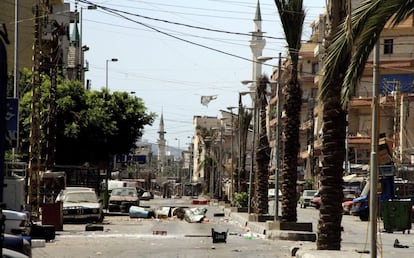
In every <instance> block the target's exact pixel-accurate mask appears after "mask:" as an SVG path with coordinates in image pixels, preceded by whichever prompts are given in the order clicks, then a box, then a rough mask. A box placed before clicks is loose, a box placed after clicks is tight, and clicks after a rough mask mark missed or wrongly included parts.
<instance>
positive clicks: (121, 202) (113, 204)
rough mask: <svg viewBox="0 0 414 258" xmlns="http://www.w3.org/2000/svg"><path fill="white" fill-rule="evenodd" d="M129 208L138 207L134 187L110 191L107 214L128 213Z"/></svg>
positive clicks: (136, 193)
mask: <svg viewBox="0 0 414 258" xmlns="http://www.w3.org/2000/svg"><path fill="white" fill-rule="evenodd" d="M131 206H139V197H138V192H137V189H136V188H135V187H119V188H114V189H112V191H111V196H110V197H109V204H108V210H109V212H124V213H125V212H129V208H130V207H131Z"/></svg>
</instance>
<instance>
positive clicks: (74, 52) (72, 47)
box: [67, 10, 81, 80]
mask: <svg viewBox="0 0 414 258" xmlns="http://www.w3.org/2000/svg"><path fill="white" fill-rule="evenodd" d="M75 14H76V18H75V24H74V25H73V29H72V33H71V35H70V41H69V51H68V64H67V70H68V78H69V79H70V80H79V79H80V73H81V69H80V66H79V64H81V59H80V58H81V55H80V53H79V50H80V34H79V29H78V23H79V20H78V17H79V13H78V12H77V10H75Z"/></svg>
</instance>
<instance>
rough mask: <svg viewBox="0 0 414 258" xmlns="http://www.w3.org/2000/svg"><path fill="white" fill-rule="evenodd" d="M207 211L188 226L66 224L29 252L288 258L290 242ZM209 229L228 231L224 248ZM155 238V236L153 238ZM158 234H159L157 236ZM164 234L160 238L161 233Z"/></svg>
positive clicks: (130, 221)
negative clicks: (90, 228)
mask: <svg viewBox="0 0 414 258" xmlns="http://www.w3.org/2000/svg"><path fill="white" fill-rule="evenodd" d="M190 201H191V200H188V199H162V198H156V199H154V200H151V201H148V202H147V203H146V202H142V203H141V205H148V206H151V208H156V207H159V206H192V205H191V204H190ZM197 206H198V207H206V208H207V209H208V212H207V218H208V219H209V220H208V221H206V222H202V223H188V222H186V221H182V220H179V219H177V218H167V219H137V218H130V217H129V216H128V215H124V216H120V215H119V214H109V215H108V216H106V217H105V220H104V222H103V226H104V230H103V231H85V224H64V227H63V231H58V232H57V235H56V239H55V240H54V241H52V242H49V243H46V246H45V247H39V248H33V251H32V254H33V257H34V258H37V257H122V258H127V257H157V258H158V257H200V258H202V257H226V258H227V257H288V250H289V247H290V246H291V245H293V243H292V242H290V241H274V240H267V239H265V238H264V236H262V235H258V234H254V233H251V232H246V231H245V229H244V227H242V225H239V224H237V223H235V222H234V221H231V220H229V219H228V218H225V217H222V216H214V215H220V214H219V213H220V212H221V211H220V210H219V207H217V206H208V205H197ZM212 229H214V231H215V232H219V233H221V232H227V230H228V233H227V239H226V243H213V238H212V237H211V235H212V232H211V231H212ZM154 233H155V234H154ZM157 233H158V234H157ZM161 233H164V234H161Z"/></svg>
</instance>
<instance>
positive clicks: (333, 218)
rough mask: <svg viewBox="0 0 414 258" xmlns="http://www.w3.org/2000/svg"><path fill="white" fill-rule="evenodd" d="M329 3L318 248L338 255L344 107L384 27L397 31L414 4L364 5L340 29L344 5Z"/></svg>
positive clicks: (377, 0) (393, 0) (370, 0)
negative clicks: (336, 251)
mask: <svg viewBox="0 0 414 258" xmlns="http://www.w3.org/2000/svg"><path fill="white" fill-rule="evenodd" d="M330 3H331V5H330V9H329V10H330V15H329V16H330V17H333V18H334V20H333V21H332V23H331V28H332V31H331V32H330V34H329V36H330V37H328V39H327V42H330V45H329V47H328V49H327V56H326V60H325V66H324V70H323V77H322V81H321V84H320V90H321V92H320V97H321V100H322V101H323V104H324V111H323V114H324V116H323V121H324V123H323V127H324V128H323V147H322V152H323V155H324V164H323V169H322V173H321V185H322V186H321V187H322V188H323V191H321V205H324V209H322V208H321V209H320V220H319V226H318V242H317V248H318V249H324V250H339V249H340V241H341V240H340V238H341V235H340V224H341V220H342V214H341V212H342V211H341V204H340V203H341V202H342V190H341V189H342V174H343V169H342V164H343V159H344V157H345V155H344V152H345V148H344V144H345V136H346V135H345V126H346V120H345V115H346V107H347V104H348V102H349V99H350V97H351V96H352V95H353V92H354V90H355V87H356V84H357V83H358V82H359V80H360V78H361V77H362V74H363V71H364V68H365V63H366V61H367V60H368V57H369V55H370V53H371V51H372V49H373V48H374V45H375V44H376V42H377V41H378V39H379V37H380V34H381V31H382V30H383V29H384V27H385V25H386V23H387V22H389V21H391V25H392V26H395V25H397V24H399V23H400V22H402V21H403V20H405V19H406V18H407V17H408V16H410V15H412V14H413V13H414V2H413V1H398V0H387V1H381V0H364V1H362V2H361V3H360V5H359V6H358V7H357V8H356V9H354V11H353V12H352V22H351V23H342V25H341V22H342V21H343V20H344V17H345V14H346V11H345V9H346V8H345V4H346V1H345V0H341V1H337V0H333V1H330ZM349 21H351V20H349ZM348 24H350V25H351V26H349V25H348ZM352 46H353V48H352ZM353 51H354V53H353ZM349 60H350V61H349ZM349 62H350V63H349ZM341 90H342V95H340V93H341ZM341 104H342V105H341ZM335 189H336V190H335ZM321 207H322V206H321Z"/></svg>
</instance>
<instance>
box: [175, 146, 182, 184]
mask: <svg viewBox="0 0 414 258" xmlns="http://www.w3.org/2000/svg"><path fill="white" fill-rule="evenodd" d="M174 140H176V141H178V158H177V178H179V181H181V176H180V160H181V151H180V139H179V138H175V139H174Z"/></svg>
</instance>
